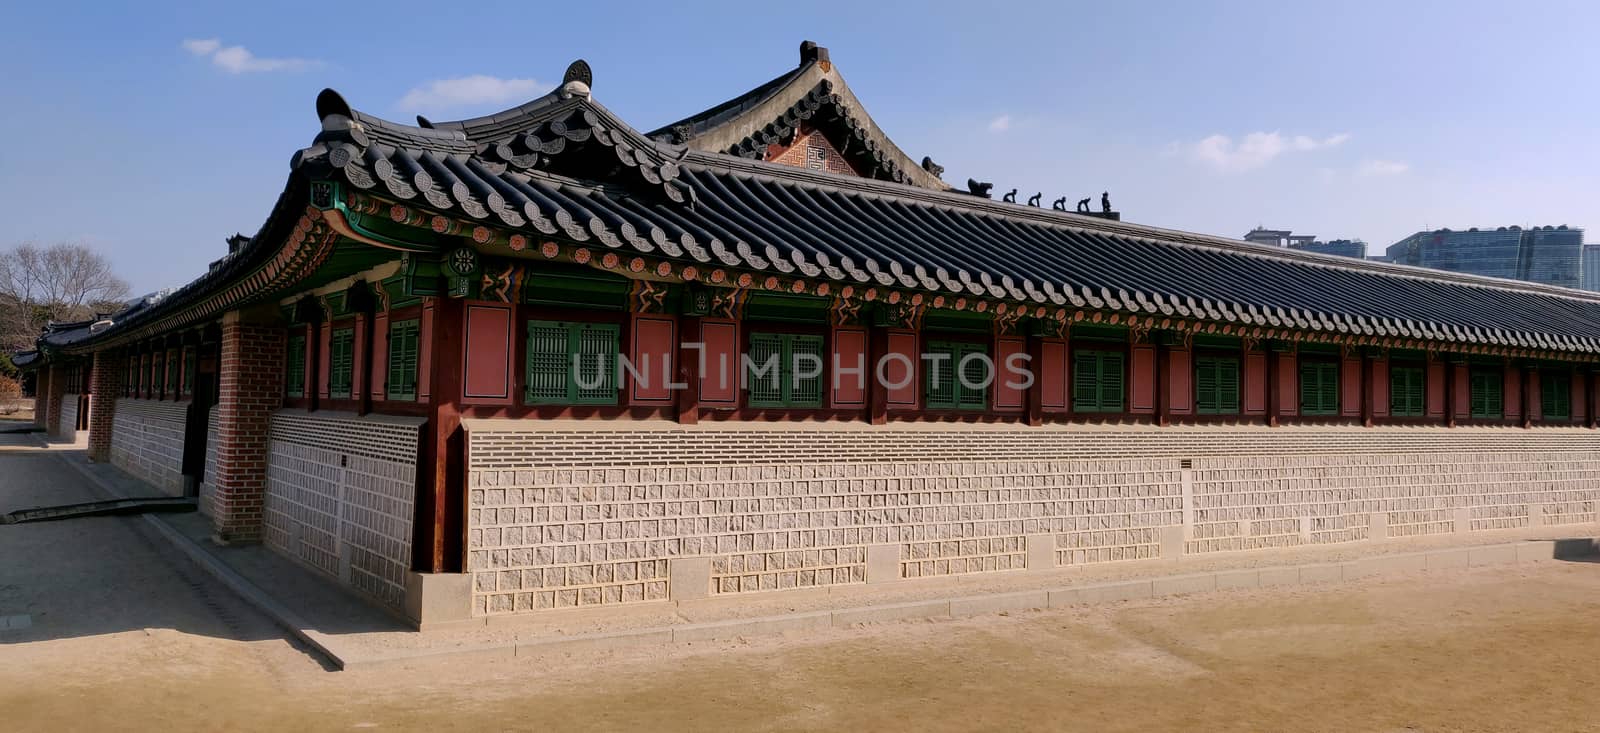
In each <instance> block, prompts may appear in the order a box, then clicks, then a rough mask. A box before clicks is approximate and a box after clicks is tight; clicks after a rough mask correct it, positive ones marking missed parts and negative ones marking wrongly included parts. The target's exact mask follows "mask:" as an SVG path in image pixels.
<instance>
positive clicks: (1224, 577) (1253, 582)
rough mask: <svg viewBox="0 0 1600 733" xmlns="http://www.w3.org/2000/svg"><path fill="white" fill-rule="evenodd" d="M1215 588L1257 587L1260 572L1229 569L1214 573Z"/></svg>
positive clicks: (1259, 584) (1259, 583)
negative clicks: (1215, 578) (1215, 579)
mask: <svg viewBox="0 0 1600 733" xmlns="http://www.w3.org/2000/svg"><path fill="white" fill-rule="evenodd" d="M1216 577H1217V590H1229V589H1232V588H1259V587H1260V586H1261V572H1260V571H1258V570H1230V571H1227V572H1221V573H1217V574H1216Z"/></svg>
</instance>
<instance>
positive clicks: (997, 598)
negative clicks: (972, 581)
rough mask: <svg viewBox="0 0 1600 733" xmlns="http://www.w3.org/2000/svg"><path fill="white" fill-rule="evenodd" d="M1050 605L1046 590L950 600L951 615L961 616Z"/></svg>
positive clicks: (1024, 609)
mask: <svg viewBox="0 0 1600 733" xmlns="http://www.w3.org/2000/svg"><path fill="white" fill-rule="evenodd" d="M1049 607H1050V596H1049V594H1048V593H1046V592H1045V591H1042V590H1039V591H1028V592H1025V593H1004V594H1000V595H992V596H972V597H970V598H955V599H952V600H951V601H950V615H951V616H953V617H956V618H960V617H963V616H979V615H982V614H986V613H1003V612H1006V611H1027V610H1031V609H1035V608H1049Z"/></svg>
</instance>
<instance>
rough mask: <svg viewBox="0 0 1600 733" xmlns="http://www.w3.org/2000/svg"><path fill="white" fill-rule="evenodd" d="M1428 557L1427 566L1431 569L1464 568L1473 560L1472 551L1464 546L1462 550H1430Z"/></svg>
mask: <svg viewBox="0 0 1600 733" xmlns="http://www.w3.org/2000/svg"><path fill="white" fill-rule="evenodd" d="M1426 557H1427V567H1428V569H1429V570H1448V569H1452V568H1464V567H1467V566H1468V564H1469V562H1470V560H1471V556H1470V552H1469V551H1468V550H1466V549H1464V548H1463V549H1460V550H1439V551H1437V552H1430V553H1428V554H1427V556H1426Z"/></svg>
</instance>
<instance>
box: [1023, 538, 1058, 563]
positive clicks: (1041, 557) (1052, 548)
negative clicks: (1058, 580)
mask: <svg viewBox="0 0 1600 733" xmlns="http://www.w3.org/2000/svg"><path fill="white" fill-rule="evenodd" d="M1023 542H1024V543H1025V544H1026V545H1027V551H1028V569H1029V570H1054V569H1055V567H1056V536H1055V535H1053V534H1030V535H1028V536H1026V537H1024V538H1023Z"/></svg>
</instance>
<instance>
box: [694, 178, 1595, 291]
mask: <svg viewBox="0 0 1600 733" xmlns="http://www.w3.org/2000/svg"><path fill="white" fill-rule="evenodd" d="M684 164H685V165H690V166H699V167H702V168H721V169H724V170H730V171H738V170H740V169H744V170H746V171H747V172H749V173H751V174H753V175H760V176H765V177H769V178H775V179H784V180H788V181H792V182H797V183H802V184H810V185H816V186H820V187H823V188H830V189H844V190H847V191H848V192H849V193H858V194H864V195H874V196H881V197H885V198H890V199H902V200H911V201H915V202H919V203H925V204H929V205H934V206H957V207H961V208H964V209H971V210H975V211H977V212H981V213H990V214H996V215H999V216H1003V217H1007V218H1009V219H1013V220H1020V221H1031V222H1042V223H1047V224H1051V225H1056V226H1061V227H1065V228H1068V229H1073V230H1077V231H1083V232H1093V233H1097V234H1117V235H1123V236H1132V237H1141V238H1144V239H1153V240H1158V241H1160V242H1162V243H1164V244H1175V245H1191V246H1197V247H1204V248H1207V249H1212V250H1223V251H1228V252H1237V253H1240V254H1244V255H1252V256H1258V257H1263V258H1265V259H1271V260H1283V261H1294V262H1303V263H1306V264H1310V265H1320V266H1326V267H1331V268H1334V269H1340V270H1346V271H1352V272H1362V273H1374V274H1382V275H1388V276H1393V277H1402V278H1406V277H1409V278H1414V279H1422V280H1430V281H1440V282H1452V283H1457V284H1462V285H1474V286H1478V287H1486V288H1494V289H1501V290H1511V291H1516V292H1523V293H1532V294H1537V295H1549V296H1555V297H1564V298H1569V299H1572V300H1577V301H1582V302H1589V303H1600V292H1591V291H1587V290H1574V289H1572V288H1563V287H1560V286H1557V285H1546V284H1543V283H1534V282H1528V281H1524V280H1510V279H1506V278H1498V277H1490V276H1487V275H1473V274H1469V273H1463V272H1451V271H1448V270H1435V269H1430V268H1426V267H1415V266H1411V265H1401V264H1395V263H1392V262H1373V261H1370V260H1358V259H1354V258H1350V257H1341V256H1338V255H1328V254H1321V253H1317V252H1306V251H1302V250H1291V249H1284V248H1277V247H1270V246H1267V245H1262V244H1257V243H1255V242H1246V241H1244V240H1238V239H1230V238H1228V237H1223V236H1219V235H1214V234H1201V233H1197V232H1188V231H1183V230H1179V229H1167V228H1164V227H1158V226H1153V225H1149V224H1135V223H1130V222H1123V221H1111V220H1108V219H1102V218H1100V217H1096V216H1084V215H1081V214H1076V213H1074V212H1071V211H1057V210H1054V209H1045V208H1042V207H1037V206H1028V205H1025V204H1010V203H1005V202H1002V201H994V200H993V199H988V198H984V197H981V196H973V195H971V194H967V193H963V192H960V191H956V190H934V189H927V188H922V187H920V186H912V185H908V184H903V183H895V182H893V181H882V180H876V179H865V178H860V177H856V176H849V175H844V174H839V173H829V172H826V171H814V170H809V169H804V168H796V167H794V166H787V165H782V164H777V163H767V162H764V161H758V160H750V159H747V158H737V157H733V156H726V155H716V154H710V153H705V152H703V151H690V153H689V154H688V156H686V158H685V160H684Z"/></svg>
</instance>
